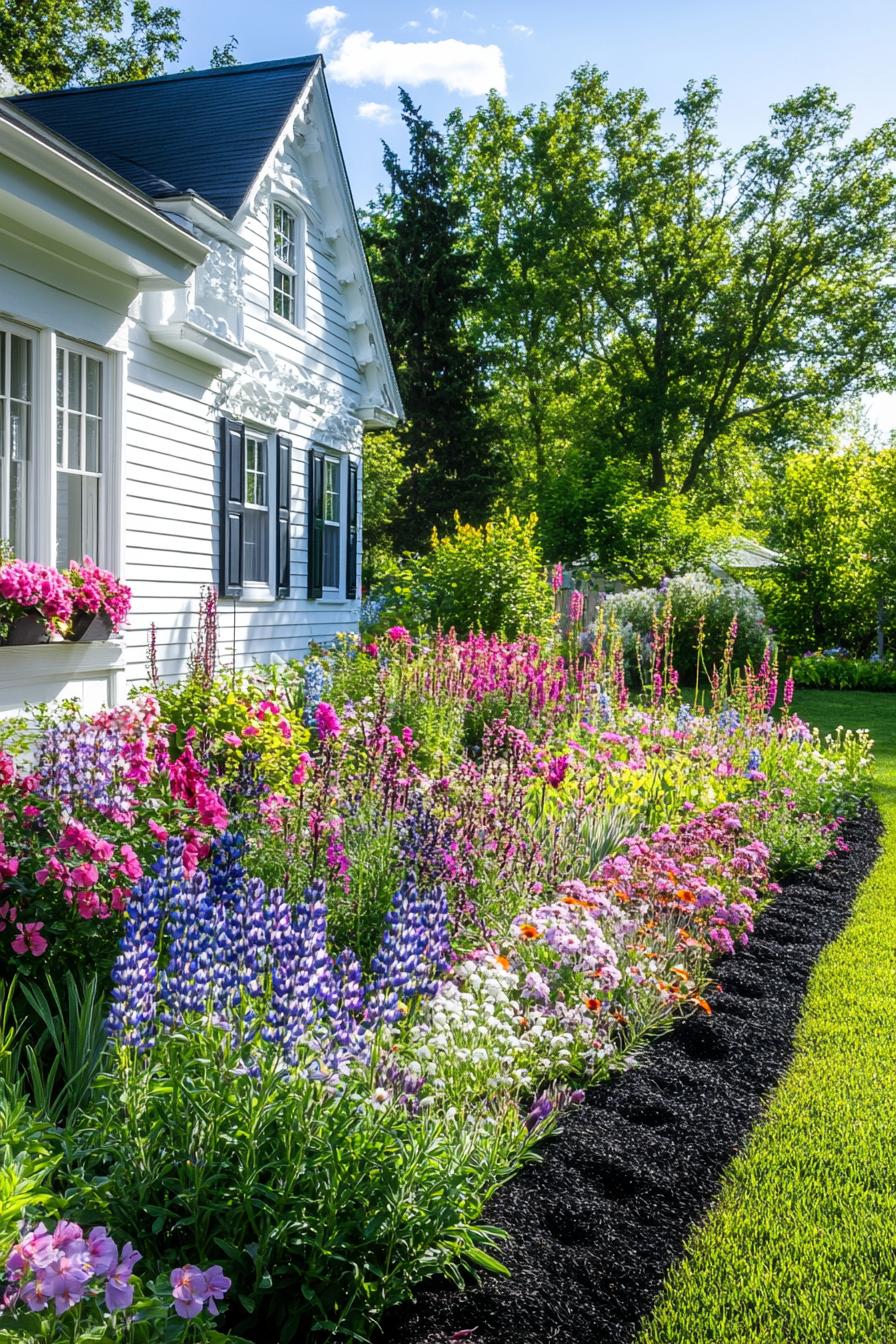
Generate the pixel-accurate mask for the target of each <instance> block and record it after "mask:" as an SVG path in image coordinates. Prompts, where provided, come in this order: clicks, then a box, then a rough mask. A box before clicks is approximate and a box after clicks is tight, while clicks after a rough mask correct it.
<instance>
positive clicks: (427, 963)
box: [368, 877, 451, 1022]
mask: <svg viewBox="0 0 896 1344" xmlns="http://www.w3.org/2000/svg"><path fill="white" fill-rule="evenodd" d="M450 951H451V947H450V942H449V938H448V901H447V899H446V896H445V888H444V887H443V886H442V885H441V884H440V883H439V884H436V886H434V887H433V888H432V889H431V890H430V891H428V892H420V891H419V890H418V887H417V883H416V881H415V880H414V878H413V877H407V878H405V880H404V882H402V884H401V886H400V887H399V888H398V891H397V892H396V893H395V895H394V897H393V898H392V909H391V910H390V911H389V913H388V914H387V916H386V927H385V930H384V931H383V937H382V941H381V943H380V947H379V950H378V952H377V953H376V955H375V956H374V958H373V960H372V962H371V970H372V971H373V975H374V980H373V983H372V985H371V986H369V987H368V1001H369V1007H370V1010H371V1014H372V1016H373V1017H374V1018H375V1019H378V1020H380V1021H383V1022H397V1021H398V1019H399V1017H401V1015H402V1012H403V1011H404V1006H403V1002H402V1001H403V1000H407V999H412V998H417V997H420V996H422V995H431V994H434V993H435V992H436V990H437V989H438V983H439V982H438V977H439V976H440V975H442V974H444V972H445V971H446V970H447V969H448V966H449V957H450Z"/></svg>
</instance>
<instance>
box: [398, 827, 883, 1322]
mask: <svg viewBox="0 0 896 1344" xmlns="http://www.w3.org/2000/svg"><path fill="white" fill-rule="evenodd" d="M881 830H882V824H881V821H880V817H879V815H878V813H877V811H876V810H875V809H873V808H869V809H867V810H866V811H865V812H864V813H863V814H862V815H861V816H860V817H859V818H858V819H856V820H855V821H853V822H851V823H850V824H849V825H847V827H846V828H845V830H844V836H845V839H846V840H847V841H848V843H849V846H850V848H849V852H848V853H845V854H839V853H838V854H837V855H836V856H834V857H832V858H830V859H828V860H827V861H826V862H825V864H824V866H823V868H822V869H821V870H820V871H819V872H817V873H811V874H801V875H799V876H797V877H795V878H793V879H791V880H790V881H788V882H787V883H786V884H785V888H784V892H783V894H782V895H781V896H779V897H778V898H777V900H776V902H775V904H774V905H773V906H770V907H769V908H768V909H767V910H766V911H765V913H764V914H763V915H762V916H761V918H760V919H759V921H758V923H757V928H756V933H755V935H754V936H753V937H752V938H751V940H750V945H749V947H748V948H746V949H743V950H740V951H738V952H737V953H735V955H734V956H733V957H726V958H724V959H722V960H720V961H719V962H718V963H717V967H718V980H719V982H720V984H721V990H720V991H719V990H715V989H713V990H712V991H711V992H710V993H709V994H708V995H707V998H708V1000H709V1002H710V1003H711V1005H712V1010H713V1012H712V1016H711V1017H707V1016H705V1015H704V1014H703V1013H702V1012H701V1013H698V1014H697V1015H695V1016H692V1017H688V1018H686V1019H683V1020H682V1021H680V1022H679V1023H678V1024H677V1025H676V1026H675V1027H674V1028H673V1029H672V1030H671V1031H670V1032H669V1033H668V1035H665V1036H662V1037H660V1038H658V1039H657V1040H656V1041H654V1042H653V1043H652V1044H651V1045H650V1046H649V1047H648V1048H647V1049H646V1050H645V1052H644V1054H643V1055H642V1057H641V1058H642V1062H641V1065H640V1067H638V1068H636V1069H633V1070H632V1071H631V1072H629V1073H625V1074H622V1075H620V1076H617V1077H615V1078H614V1079H613V1080H611V1081H609V1082H607V1083H604V1084H601V1085H600V1086H596V1087H594V1088H593V1089H591V1090H590V1091H589V1092H588V1095H587V1098H586V1100H585V1102H584V1103H583V1105H581V1106H579V1107H576V1108H575V1109H574V1110H572V1111H570V1112H568V1113H567V1115H566V1116H565V1117H564V1120H563V1123H562V1129H561V1130H560V1131H559V1132H558V1133H557V1135H556V1136H555V1137H554V1138H552V1139H551V1140H549V1141H548V1142H547V1143H546V1144H545V1145H544V1148H543V1149H542V1150H541V1156H542V1160H541V1162H538V1163H533V1164H532V1165H529V1166H527V1167H525V1168H523V1170H522V1171H521V1172H520V1173H519V1174H518V1175H517V1176H515V1177H514V1179H513V1180H512V1181H510V1182H509V1183H508V1184H507V1185H506V1186H504V1187H503V1189H501V1190H500V1191H499V1192H498V1193H497V1195H496V1196H495V1198H494V1199H493V1200H492V1202H491V1204H490V1205H489V1207H488V1209H487V1210H486V1221H488V1222H490V1223H491V1224H493V1225H496V1226H500V1227H503V1228H505V1229H506V1231H507V1232H508V1233H509V1234H510V1235H509V1239H508V1241H507V1242H505V1243H503V1244H502V1245H501V1246H499V1248H498V1250H497V1254H498V1257H499V1259H501V1260H502V1261H503V1263H504V1264H506V1265H507V1267H508V1268H509V1269H510V1271H511V1277H510V1278H509V1279H507V1278H504V1277H492V1276H486V1277H484V1278H483V1279H482V1280H481V1281H480V1283H479V1284H478V1286H477V1285H476V1284H473V1285H471V1287H470V1288H468V1289H467V1290H466V1291H464V1292H459V1291H458V1290H457V1289H456V1288H455V1287H454V1286H453V1285H452V1284H450V1283H448V1282H444V1281H436V1280H433V1281H431V1282H430V1283H429V1284H424V1285H422V1286H421V1289H420V1291H419V1294H418V1297H417V1300H416V1302H414V1303H408V1304H405V1305H404V1306H402V1307H400V1308H398V1309H397V1310H395V1311H393V1312H392V1313H391V1314H390V1315H388V1316H387V1317H386V1320H385V1322H384V1334H383V1336H382V1337H378V1338H382V1339H384V1340H386V1341H388V1344H448V1341H450V1340H455V1339H458V1340H465V1339H469V1340H470V1341H471V1344H505V1341H506V1344H530V1341H531V1344H536V1341H537V1344H549V1342H550V1341H573V1340H574V1341H576V1344H611V1341H612V1344H624V1342H626V1341H630V1340H632V1339H633V1338H634V1336H635V1333H636V1331H637V1328H638V1324H639V1322H640V1320H641V1318H642V1317H643V1316H644V1315H645V1314H646V1313H647V1312H648V1311H649V1310H650V1308H651V1306H652V1304H653V1302H654V1299H655V1297H656V1295H657V1293H658V1292H659V1289H660V1286H661V1284H662V1282H663V1279H664V1277H665V1275H666V1272H667V1270H668V1269H669V1267H670V1266H671V1265H672V1264H673V1262H674V1261H675V1260H676V1259H678V1258H679V1256H680V1255H681V1252H682V1249H683V1246H684V1242H685V1238H686V1236H687V1234H688V1232H689V1230H690V1228H691V1226H692V1225H693V1223H694V1222H695V1221H696V1220H698V1219H699V1218H700V1217H701V1216H702V1215H703V1213H704V1212H705V1210H706V1209H707V1207H708V1205H709V1204H710V1202H711V1201H712V1199H713V1198H714V1196H715V1195H716V1193H717V1192H718V1189H719V1183H720V1179H721V1176H722V1173H723V1171H724V1169H725V1167H726V1165H727V1163H728V1162H729V1161H730V1160H731V1158H732V1157H733V1156H734V1154H735V1153H737V1152H738V1150H739V1149H741V1148H742V1147H743V1145H744V1142H745V1140H746V1138H747V1136H748V1134H749V1133H750V1130H751V1128H752V1127H753V1125H754V1123H755V1122H756V1120H757V1117H758V1116H759V1113H760V1108H761V1106H762V1102H763V1099H764V1098H765V1097H766V1096H767V1095H768V1093H769V1091H770V1090H771V1089H772V1087H773V1086H774V1085H775V1083H776V1082H777V1081H778V1079H779V1078H780V1077H781V1075H782V1073H783V1072H784V1070H785V1069H786V1068H787V1065H788V1063H789V1061H790V1059H791V1055H792V1045H793V1034H794V1029H795V1027H796V1024H797V1020H798V1018H799V1015H800V1009H801V1006H802V1000H803V996H804V994H805V991H806V985H807V981H808V979H809V975H810V973H811V970H812V967H813V965H814V964H815V961H816V958H817V957H818V955H819V953H820V952H821V950H822V949H823V948H824V946H825V945H826V944H827V943H828V942H830V941H831V940H832V939H833V938H835V937H836V936H837V934H838V933H839V932H840V930H841V929H842V928H843V926H844V925H845V923H846V921H847V918H848V916H849V913H850V909H851V907H852V904H853V900H854V898H855V894H856V891H857V889H858V887H859V884H860V883H861V881H862V879H863V878H864V877H865V875H866V874H867V873H868V871H869V870H870V868H871V866H872V864H873V863H874V860H875V859H876V857H877V854H878V848H879V845H878V842H879V837H880V834H881Z"/></svg>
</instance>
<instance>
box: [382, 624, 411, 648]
mask: <svg viewBox="0 0 896 1344" xmlns="http://www.w3.org/2000/svg"><path fill="white" fill-rule="evenodd" d="M386 638H387V639H389V640H391V641H392V643H393V644H411V643H412V642H413V641H412V640H411V632H410V630H406V629H405V628H404V626H403V625H390V627H389V629H388V630H387V631H386Z"/></svg>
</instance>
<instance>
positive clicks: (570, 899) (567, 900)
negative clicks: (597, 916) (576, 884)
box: [560, 896, 594, 910]
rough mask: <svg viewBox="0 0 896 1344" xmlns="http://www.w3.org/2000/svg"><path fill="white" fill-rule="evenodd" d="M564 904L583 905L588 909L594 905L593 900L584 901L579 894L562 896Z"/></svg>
mask: <svg viewBox="0 0 896 1344" xmlns="http://www.w3.org/2000/svg"><path fill="white" fill-rule="evenodd" d="M560 899H561V900H562V902H563V904H564V905H582V906H584V907H585V909H586V910H590V909H591V907H592V906H593V905H594V902H593V901H583V900H581V898H580V897H578V896H561V898H560Z"/></svg>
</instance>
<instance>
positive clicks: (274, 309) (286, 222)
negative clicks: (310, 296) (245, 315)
mask: <svg viewBox="0 0 896 1344" xmlns="http://www.w3.org/2000/svg"><path fill="white" fill-rule="evenodd" d="M304 300H305V219H304V216H303V215H301V214H300V213H299V212H298V211H297V210H292V209H290V207H289V206H288V205H286V204H285V202H283V201H278V200H274V201H273V202H272V205H271V313H272V314H273V316H274V317H276V318H279V319H280V320H281V321H282V322H286V323H288V324H289V326H291V327H301V326H302V325H303V323H304V317H305V314H304Z"/></svg>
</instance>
